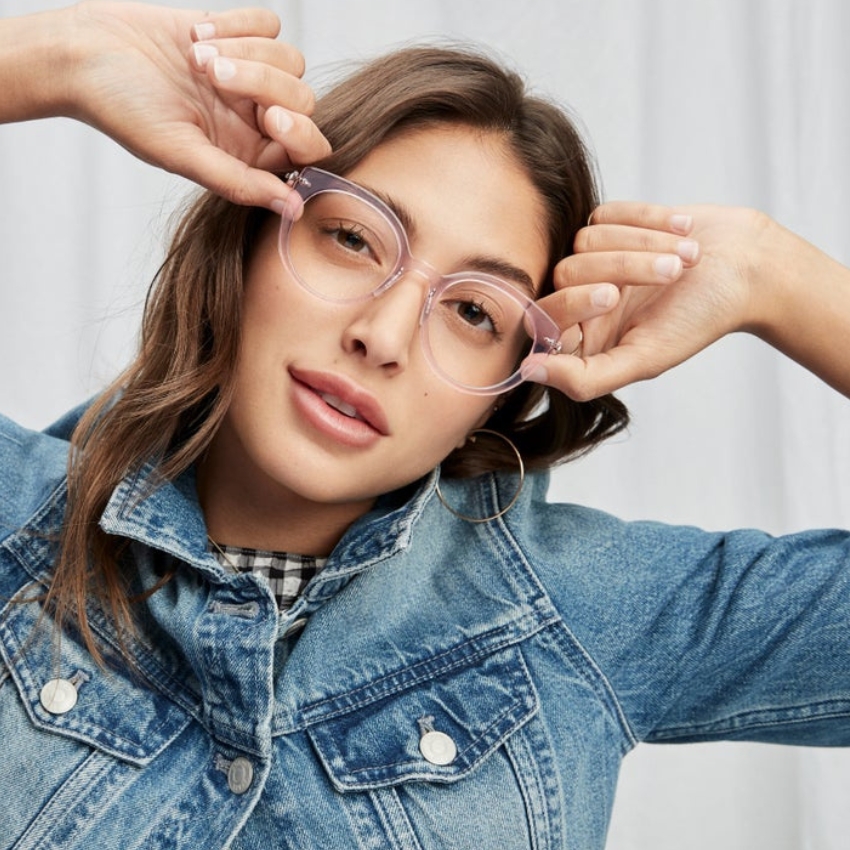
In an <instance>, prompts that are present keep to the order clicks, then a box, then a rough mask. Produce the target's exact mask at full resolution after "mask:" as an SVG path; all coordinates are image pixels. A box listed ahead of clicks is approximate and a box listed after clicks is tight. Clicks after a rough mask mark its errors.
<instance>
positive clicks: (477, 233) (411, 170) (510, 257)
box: [345, 125, 548, 287]
mask: <svg viewBox="0 0 850 850" xmlns="http://www.w3.org/2000/svg"><path fill="white" fill-rule="evenodd" d="M345 176H346V177H348V178H349V179H351V180H353V181H354V182H356V183H359V184H360V185H362V186H364V188H367V189H369V190H371V191H374V192H375V193H377V194H379V195H380V196H381V197H382V198H384V199H386V200H388V201H390V202H391V205H394V206H396V207H401V208H403V209H404V213H405V217H406V218H408V219H409V220H410V222H409V223H410V230H411V233H410V237H411V249H412V250H413V252H414V253H415V254H416V255H417V256H419V257H420V258H422V259H425V260H427V261H428V262H430V263H431V264H432V265H435V266H437V267H438V268H439V269H440V270H441V271H443V272H444V273H448V272H450V271H454V270H458V269H459V268H462V260H463V259H464V258H469V257H482V256H486V257H491V258H493V259H497V260H502V261H504V262H505V263H510V264H512V265H515V266H517V267H519V268H521V269H524V270H525V271H526V272H527V273H528V275H529V276H530V277H531V279H532V280H533V281H534V283H535V285H536V286H538V287H539V285H540V282H541V280H542V278H543V275H544V274H545V271H546V266H547V262H548V244H547V243H548V236H547V222H546V208H545V205H544V203H543V200H542V198H541V197H540V193H539V192H538V190H537V189H536V187H535V186H534V184H533V183H532V181H531V179H530V178H529V177H528V175H527V174H526V173H525V171H524V169H523V168H522V167H521V166H520V165H519V163H518V162H517V161H516V158H515V156H514V154H513V152H512V151H511V150H510V148H509V146H508V144H507V142H506V140H505V138H504V137H503V136H501V135H500V134H497V133H493V132H487V131H481V130H478V129H474V128H469V127H466V126H455V125H439V126H436V127H429V128H426V129H417V130H414V131H411V132H408V133H404V134H402V135H399V136H396V137H393V138H391V139H389V140H387V141H385V142H383V143H381V144H380V145H378V146H377V147H375V148H374V149H373V150H372V152H371V153H370V154H369V155H368V156H367V157H365V158H364V159H363V160H362V161H361V162H360V163H359V164H358V165H357V166H355V167H354V168H353V169H351V170H350V171H349V172H347V173H346V175H345Z"/></svg>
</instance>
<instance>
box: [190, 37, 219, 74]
mask: <svg viewBox="0 0 850 850" xmlns="http://www.w3.org/2000/svg"><path fill="white" fill-rule="evenodd" d="M192 52H193V53H194V54H195V64H196V65H197V66H198V67H199V68H206V67H207V63H208V62H210V61H211V60H212V59H215V57H216V56H218V50H216V48H215V45H212V44H201V43H199V42H196V43H195V44H193V45H192Z"/></svg>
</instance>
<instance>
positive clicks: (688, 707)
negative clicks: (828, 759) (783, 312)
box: [517, 501, 850, 746]
mask: <svg viewBox="0 0 850 850" xmlns="http://www.w3.org/2000/svg"><path fill="white" fill-rule="evenodd" d="M528 510H529V516H528V517H526V520H525V521H522V522H520V526H521V530H518V532H517V533H518V534H520V535H521V536H522V537H523V540H522V544H521V545H522V546H523V547H525V548H526V549H527V552H528V559H529V563H530V564H531V565H533V568H534V569H535V571H536V572H537V574H538V576H539V578H540V579H541V580H542V581H543V583H544V585H545V587H546V589H547V591H548V592H549V594H550V596H551V598H552V600H553V603H554V604H555V606H556V608H557V609H558V610H559V612H560V614H561V617H562V624H563V628H565V629H567V630H569V632H570V635H571V638H572V639H574V640H576V641H577V642H578V643H579V644H580V645H581V646H582V648H583V649H584V651H585V652H586V653H588V655H589V656H590V657H592V658H593V659H594V661H595V664H596V665H597V667H598V668H599V670H600V673H601V675H602V676H603V677H604V678H605V679H606V681H607V683H608V686H609V687H610V689H611V691H612V693H613V695H614V698H615V699H616V700H617V701H618V702H619V705H620V707H621V709H622V712H623V715H624V716H625V717H626V718H627V721H628V723H629V724H630V726H631V731H632V733H633V734H634V736H635V738H636V739H638V740H645V741H654V742H663V741H707V740H718V739H738V740H753V741H771V742H778V743H793V744H810V745H817V746H838V745H844V746H846V745H850V533H848V532H847V531H844V530H837V529H836V530H823V531H809V532H804V533H800V534H793V535H789V536H785V537H772V536H770V535H767V534H764V533H761V532H758V531H752V530H742V531H735V532H730V533H709V532H705V531H702V530H700V529H697V528H688V527H674V526H665V525H662V524H658V523H648V522H636V523H626V522H621V521H619V520H616V519H614V518H612V517H609V516H607V515H605V514H601V513H599V512H596V511H590V510H586V509H582V508H576V507H574V506H563V505H562V506H558V505H547V504H545V503H544V502H542V501H537V502H536V503H532V504H531V505H530V506H529V507H528Z"/></svg>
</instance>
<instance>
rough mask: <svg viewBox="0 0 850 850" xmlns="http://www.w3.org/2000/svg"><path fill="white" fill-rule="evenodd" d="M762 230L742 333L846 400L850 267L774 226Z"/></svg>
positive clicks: (849, 376) (849, 359) (849, 361)
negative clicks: (748, 318) (748, 319)
mask: <svg viewBox="0 0 850 850" xmlns="http://www.w3.org/2000/svg"><path fill="white" fill-rule="evenodd" d="M767 227H768V230H769V235H768V238H766V239H765V247H768V248H769V250H768V251H763V252H762V253H761V257H762V259H761V260H760V262H759V267H758V268H757V270H756V271H755V273H754V275H753V301H754V303H755V304H756V308H755V313H756V316H757V318H756V319H754V320H753V322H752V323H751V326H750V327H748V328H747V330H751V331H752V332H753V333H755V334H756V335H757V336H759V337H761V338H762V339H764V340H765V341H766V342H768V343H770V344H771V345H772V346H774V347H775V348H776V349H778V350H779V351H781V352H783V353H784V354H786V355H787V356H788V357H790V358H792V359H793V360H795V361H797V362H798V363H800V364H801V365H803V366H805V367H806V368H807V369H809V370H810V371H811V372H813V373H814V374H816V375H818V376H819V377H820V378H821V379H822V380H824V381H825V382H826V383H828V384H830V386H832V387H834V388H835V389H836V390H838V391H839V392H840V393H843V394H844V395H845V396H848V397H850V346H849V345H848V343H849V342H850V269H848V268H846V267H845V266H843V265H841V264H840V263H838V262H836V261H835V260H833V259H832V258H831V257H829V256H827V255H826V254H824V253H823V252H822V251H819V250H818V249H817V248H815V247H814V246H813V245H811V244H810V243H808V242H806V241H805V240H804V239H802V238H800V237H799V236H797V235H795V234H793V233H791V232H790V231H788V230H786V229H785V228H782V227H781V226H780V225H778V224H776V223H775V222H770V223H769V224H768V225H767Z"/></svg>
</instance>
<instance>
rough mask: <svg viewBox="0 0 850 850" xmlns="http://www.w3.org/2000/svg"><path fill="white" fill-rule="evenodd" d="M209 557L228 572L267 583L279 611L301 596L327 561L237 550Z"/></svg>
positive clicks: (229, 548) (223, 548) (223, 549)
mask: <svg viewBox="0 0 850 850" xmlns="http://www.w3.org/2000/svg"><path fill="white" fill-rule="evenodd" d="M220 549H221V551H220V552H219V551H217V550H216V549H215V548H213V549H212V550H211V551H212V554H213V555H214V556H215V559H216V560H217V561H218V562H219V564H221V566H222V567H223V568H224V569H225V570H227V571H228V572H230V573H232V572H234V571H235V572H240V573H259V574H260V575H263V576H265V577H266V578H267V579H268V582H269V587H270V588H271V591H272V593H273V594H274V598H275V599H276V600H277V605H278V608H279V610H280V611H281V613H282V612H284V611H288V610H289V609H290V608H291V607H292V605H293V604H294V603H295V600H296V599H298V597H299V596H300V595H301V591H302V590H303V589H304V588H305V587H306V585H307V582H308V581H310V579H311V578H313V576H314V575H316V574H317V573H318V572H319V571H320V570H321V569H322V567H324V566H325V564H326V563H327V560H328V559H327V558H314V557H312V556H310V555H293V554H291V553H289V552H265V551H262V550H260V549H244V548H242V547H240V546H220Z"/></svg>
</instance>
